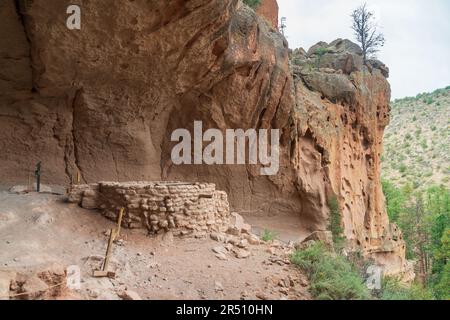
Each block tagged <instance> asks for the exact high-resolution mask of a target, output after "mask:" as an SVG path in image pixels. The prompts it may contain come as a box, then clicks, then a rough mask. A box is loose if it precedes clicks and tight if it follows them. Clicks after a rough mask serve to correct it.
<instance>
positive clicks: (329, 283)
mask: <svg viewBox="0 0 450 320" xmlns="http://www.w3.org/2000/svg"><path fill="white" fill-rule="evenodd" d="M291 260H292V263H294V264H295V265H297V266H298V267H300V268H301V269H302V270H303V271H304V272H306V274H307V275H308V278H309V281H310V292H311V294H312V296H313V297H314V298H315V299H318V300H368V299H370V294H369V291H368V289H367V288H366V286H365V284H364V281H363V279H362V278H361V277H360V276H359V274H358V272H357V270H355V268H354V267H353V266H352V264H351V263H350V262H349V261H348V260H346V259H345V258H344V257H342V256H337V255H334V254H333V253H331V252H329V251H328V250H327V249H326V247H325V246H324V245H323V244H321V243H316V244H314V245H312V246H311V247H309V248H307V249H305V250H301V251H296V252H295V253H294V254H293V255H292V256H291Z"/></svg>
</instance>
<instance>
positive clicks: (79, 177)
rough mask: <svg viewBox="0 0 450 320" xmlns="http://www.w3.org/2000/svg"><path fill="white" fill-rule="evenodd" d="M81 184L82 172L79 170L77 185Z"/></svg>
mask: <svg viewBox="0 0 450 320" xmlns="http://www.w3.org/2000/svg"><path fill="white" fill-rule="evenodd" d="M80 182H81V175H80V170H78V169H77V184H80Z"/></svg>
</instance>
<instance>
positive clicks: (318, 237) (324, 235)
mask: <svg viewBox="0 0 450 320" xmlns="http://www.w3.org/2000/svg"><path fill="white" fill-rule="evenodd" d="M310 241H315V242H322V243H323V244H326V245H329V246H333V234H332V233H331V231H315V232H313V233H311V234H310V235H309V236H307V237H306V238H305V239H304V240H303V241H302V243H309V242H310Z"/></svg>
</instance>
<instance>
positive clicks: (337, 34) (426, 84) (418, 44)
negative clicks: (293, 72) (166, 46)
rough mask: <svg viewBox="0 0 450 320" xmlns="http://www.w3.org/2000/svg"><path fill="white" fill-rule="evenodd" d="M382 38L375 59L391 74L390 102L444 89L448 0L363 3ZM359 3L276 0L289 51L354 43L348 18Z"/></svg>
mask: <svg viewBox="0 0 450 320" xmlns="http://www.w3.org/2000/svg"><path fill="white" fill-rule="evenodd" d="M366 2H367V5H368V6H369V7H370V8H371V9H372V10H373V11H375V13H376V16H377V23H378V25H379V27H380V30H381V31H382V32H383V33H384V35H385V37H386V40H387V42H386V45H385V47H384V48H382V50H381V52H380V53H379V54H378V58H379V59H380V60H382V61H383V62H384V63H386V65H388V67H389V68H390V69H391V75H390V79H389V82H390V83H391V86H392V95H393V98H400V97H404V96H415V95H416V94H417V93H420V92H424V91H433V90H434V89H437V88H442V87H446V86H448V85H450V68H449V60H450V58H449V56H450V55H449V53H450V19H449V18H448V16H449V14H450V1H448V0H394V1H393V0H367V1H366ZM362 3H364V0H278V4H279V6H280V17H286V18H287V31H286V32H287V38H288V41H289V44H290V47H291V48H297V47H303V48H305V49H306V50H307V49H308V48H309V47H311V46H312V45H313V44H315V43H317V42H318V41H326V42H331V41H333V40H334V39H337V38H348V39H351V40H354V37H353V33H352V30H351V29H350V25H351V19H350V13H351V12H352V10H353V9H355V8H356V7H357V6H358V5H360V4H362Z"/></svg>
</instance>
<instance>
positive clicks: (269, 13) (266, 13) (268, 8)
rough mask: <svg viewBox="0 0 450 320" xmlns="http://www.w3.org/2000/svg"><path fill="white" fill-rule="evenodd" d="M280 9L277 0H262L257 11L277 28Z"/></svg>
mask: <svg viewBox="0 0 450 320" xmlns="http://www.w3.org/2000/svg"><path fill="white" fill-rule="evenodd" d="M278 10H279V8H278V3H277V0H262V1H261V4H260V5H259V6H258V8H256V13H257V14H258V15H260V16H262V17H264V18H266V19H267V21H268V22H269V23H270V24H271V25H272V26H273V27H274V28H275V29H278Z"/></svg>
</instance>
